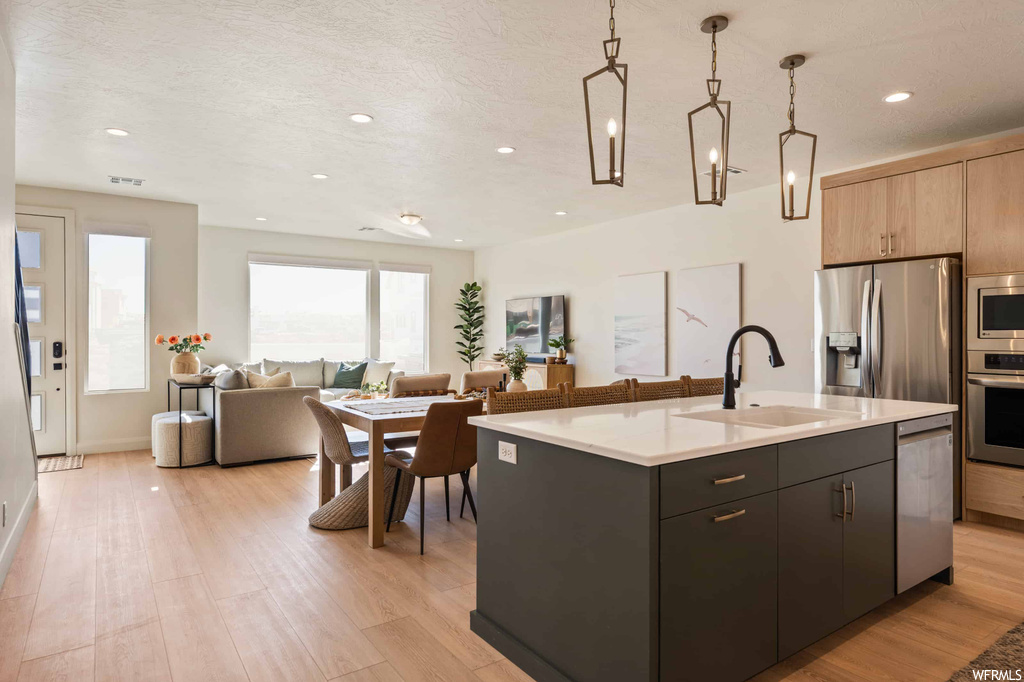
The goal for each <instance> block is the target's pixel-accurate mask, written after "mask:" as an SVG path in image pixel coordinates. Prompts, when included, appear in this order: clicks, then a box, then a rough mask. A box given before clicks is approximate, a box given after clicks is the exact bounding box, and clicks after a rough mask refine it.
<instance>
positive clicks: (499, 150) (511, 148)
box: [494, 147, 516, 154]
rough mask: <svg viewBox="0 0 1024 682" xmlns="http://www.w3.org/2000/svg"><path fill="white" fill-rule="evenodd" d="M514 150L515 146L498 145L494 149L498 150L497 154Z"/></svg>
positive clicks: (509, 152)
mask: <svg viewBox="0 0 1024 682" xmlns="http://www.w3.org/2000/svg"><path fill="white" fill-rule="evenodd" d="M515 150H516V148H515V147H498V148H497V149H495V150H494V151H496V152H498V153H499V154H511V153H512V152H514V151H515Z"/></svg>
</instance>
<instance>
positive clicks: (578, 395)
mask: <svg viewBox="0 0 1024 682" xmlns="http://www.w3.org/2000/svg"><path fill="white" fill-rule="evenodd" d="M560 386H561V387H562V390H563V391H565V397H566V406H567V407H591V406H593V405H615V404H618V403H631V402H633V391H632V389H631V386H630V385H629V384H628V383H626V382H622V383H615V384H611V385H610V386H573V385H572V384H568V383H565V384H560Z"/></svg>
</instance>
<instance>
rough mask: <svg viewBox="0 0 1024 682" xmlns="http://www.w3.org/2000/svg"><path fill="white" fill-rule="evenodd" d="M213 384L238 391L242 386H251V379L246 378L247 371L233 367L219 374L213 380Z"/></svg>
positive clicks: (222, 388)
mask: <svg viewBox="0 0 1024 682" xmlns="http://www.w3.org/2000/svg"><path fill="white" fill-rule="evenodd" d="M213 385H214V386H216V387H217V388H219V389H221V390H224V391H236V390H238V389H240V388H249V380H248V379H246V377H245V372H243V371H241V370H238V369H231V370H228V371H227V372H221V373H220V374H218V375H217V378H216V379H214V380H213Z"/></svg>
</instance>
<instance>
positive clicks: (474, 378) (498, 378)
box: [459, 369, 507, 393]
mask: <svg viewBox="0 0 1024 682" xmlns="http://www.w3.org/2000/svg"><path fill="white" fill-rule="evenodd" d="M506 375H507V373H506V372H505V371H504V370H500V369H482V370H477V371H475V372H466V373H464V374H463V375H462V382H461V384H460V385H459V393H465V392H466V391H480V390H487V389H488V388H493V389H495V390H497V389H500V388H501V386H502V384H504V383H505V378H506Z"/></svg>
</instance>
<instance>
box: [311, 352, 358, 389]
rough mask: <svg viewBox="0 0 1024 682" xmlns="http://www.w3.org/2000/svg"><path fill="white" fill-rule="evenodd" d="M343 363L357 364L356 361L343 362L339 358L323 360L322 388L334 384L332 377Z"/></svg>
mask: <svg viewBox="0 0 1024 682" xmlns="http://www.w3.org/2000/svg"><path fill="white" fill-rule="evenodd" d="M345 364H358V363H345V362H342V361H341V360H326V359H325V360H324V375H323V376H322V377H321V384H320V386H321V387H322V388H330V387H331V386H333V385H334V377H335V376H337V374H338V370H339V369H341V366H342V365H345Z"/></svg>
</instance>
